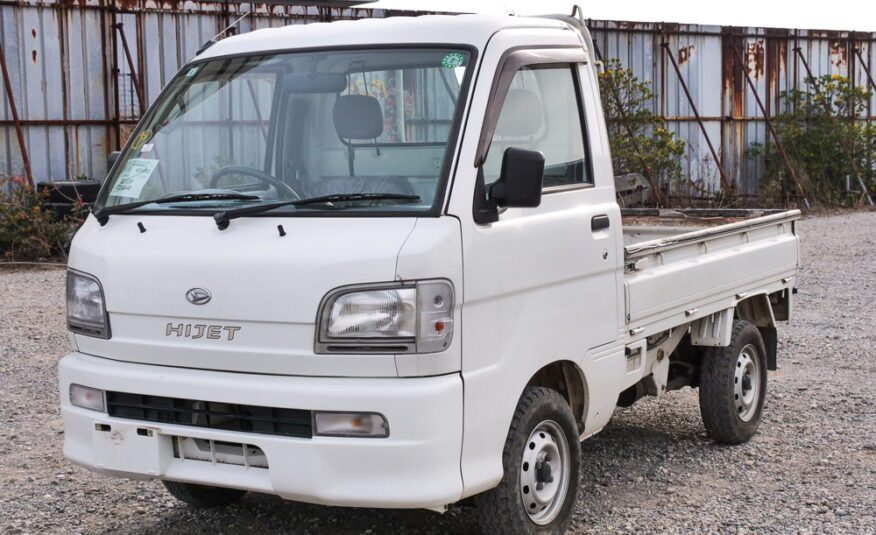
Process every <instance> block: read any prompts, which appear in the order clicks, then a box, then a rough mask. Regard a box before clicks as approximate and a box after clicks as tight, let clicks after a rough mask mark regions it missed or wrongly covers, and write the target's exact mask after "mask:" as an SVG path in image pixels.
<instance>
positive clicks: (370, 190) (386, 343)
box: [60, 15, 797, 533]
mask: <svg viewBox="0 0 876 535" xmlns="http://www.w3.org/2000/svg"><path fill="white" fill-rule="evenodd" d="M770 217H771V219H770V218H767V219H768V220H762V218H761V220H759V221H758V222H756V223H755V224H754V226H752V224H751V223H750V222H748V223H746V222H743V223H742V226H741V227H738V228H740V229H743V230H738V229H737V230H738V231H731V230H727V229H725V231H722V232H723V233H721V234H720V236H718V234H715V233H714V232H712V231H710V233H707V234H706V235H702V236H701V237H700V239H699V241H695V243H705V242H707V241H709V243H712V244H714V245H713V246H712V249H711V254H712V256H708V257H707V258H704V257H702V256H698V255H702V254H705V253H703V251H702V248H701V247H700V246H696V245H690V244H691V243H694V242H691V241H690V239H689V237H685V236H687V234H685V233H682V234H681V235H680V234H679V233H678V232H674V233H670V234H671V236H670V235H663V234H660V233H657V234H655V235H656V236H657V237H656V238H654V235H649V236H648V237H649V238H651V239H652V240H651V241H650V242H648V243H645V242H642V240H641V239H640V240H638V241H636V243H637V244H638V245H639V246H641V245H642V244H643V243H644V247H639V248H638V249H637V250H636V251H635V252H634V254H631V251H630V250H629V246H630V244H628V245H627V246H626V247H625V243H624V239H625V234H624V231H623V228H622V216H621V210H620V208H619V206H618V204H617V202H616V201H615V189H614V178H613V173H612V168H611V158H610V152H609V147H608V141H607V135H606V128H605V123H604V118H603V115H602V110H601V105H600V98H599V88H598V84H597V78H596V68H595V60H594V58H593V55H592V46H591V44H590V39H589V33H588V32H587V30H586V28H584V27H583V25H582V24H581V23H580V21H578V20H577V19H573V18H568V17H566V18H562V17H559V18H523V17H498V16H484V15H458V16H423V17H416V18H407V17H398V18H390V19H384V20H358V21H355V22H352V21H343V22H333V23H320V24H311V25H307V26H290V27H285V28H277V29H265V30H259V31H255V32H252V33H248V34H245V35H241V36H237V37H232V38H228V39H224V40H221V41H219V42H218V43H216V44H214V45H213V46H211V47H209V48H207V49H206V50H204V51H203V52H202V53H201V54H199V55H198V56H197V57H195V58H194V59H192V60H191V61H190V62H189V63H188V64H186V65H185V66H184V67H183V68H182V69H181V71H180V72H179V73H178V74H177V75H176V77H175V78H174V79H173V80H172V81H171V82H170V83H169V84H168V86H167V87H166V88H165V89H164V90H163V92H162V93H161V95H160V96H159V98H158V99H157V101H156V102H155V103H154V104H153V105H152V106H151V107H150V109H149V111H148V112H147V114H146V115H145V116H144V118H143V120H142V121H141V123H140V124H139V126H138V127H137V129H136V130H135V131H134V133H133V134H132V136H131V139H130V140H129V141H128V143H127V145H126V147H125V148H124V151H123V152H122V154H121V156H120V157H119V158H118V160H117V162H116V163H115V165H114V166H113V168H112V170H111V171H110V173H109V176H108V179H107V181H106V183H105V184H104V186H103V188H102V190H101V192H100V195H99V197H98V200H97V202H96V203H95V206H94V210H93V213H92V214H91V215H90V216H89V217H88V218H87V220H86V222H85V224H84V225H83V227H82V229H81V230H80V231H79V233H78V234H77V236H76V238H75V239H74V242H73V245H72V248H71V251H70V257H69V270H68V289H67V294H68V296H67V297H68V327H69V329H70V332H71V341H72V344H73V345H74V349H75V350H74V351H73V352H72V353H71V354H69V355H67V356H66V357H64V358H63V359H62V360H61V363H60V391H61V405H62V414H63V418H64V422H65V429H66V436H65V444H64V453H65V455H66V456H67V457H68V458H70V459H71V460H72V461H73V462H75V463H78V464H80V465H83V466H85V467H87V468H89V469H91V470H95V471H98V472H102V473H105V474H110V475H115V476H122V477H131V478H157V479H161V480H163V481H165V484H166V485H167V486H168V489H169V490H170V491H171V492H172V493H173V494H174V495H176V496H177V497H180V498H182V499H184V500H186V501H188V502H189V503H193V504H198V505H216V504H220V503H227V502H229V501H232V500H234V499H236V498H238V497H239V496H241V495H242V494H243V492H246V491H254V492H264V493H271V494H275V495H278V496H280V497H282V498H285V499H289V500H298V501H305V502H311V503H320V504H328V505H341V506H355V507H389V508H429V509H435V510H439V511H442V510H444V509H445V508H446V506H447V505H448V504H453V503H455V502H458V501H460V500H462V499H464V498H467V497H470V496H475V495H478V500H479V502H478V503H479V505H480V507H481V510H482V512H483V514H482V515H481V516H482V517H483V523H484V529H485V531H487V532H492V533H496V532H520V533H530V532H531V533H536V532H538V533H541V532H545V533H547V532H563V531H564V530H565V529H566V527H567V526H568V523H569V521H570V519H571V508H572V507H573V505H574V502H575V499H574V497H575V494H576V489H577V481H578V466H579V463H580V460H579V459H578V455H579V452H580V446H579V441H580V440H581V439H583V438H586V437H587V436H590V435H592V434H594V433H597V432H598V431H599V430H601V429H602V428H603V427H604V426H605V425H606V423H607V422H608V420H609V419H610V417H611V414H612V411H613V410H614V408H615V406H616V405H617V403H618V399H619V396H621V397H622V398H623V396H622V394H624V395H625V396H626V397H627V398H629V397H630V396H632V398H633V400H635V399H636V398H637V397H639V395H643V394H644V393H653V394H654V395H659V394H662V393H663V392H665V391H666V386H667V384H670V383H671V379H673V378H677V377H678V376H679V374H680V373H681V372H678V373H675V372H673V371H672V370H673V369H676V368H677V370H681V371H683V372H684V373H688V372H690V373H694V372H691V371H690V370H691V369H694V371H695V372H696V373H697V374H699V371H698V370H699V368H700V362H701V361H703V359H706V358H711V359H718V357H717V356H715V357H710V356H706V354H705V351H706V349H705V348H706V347H707V346H708V345H711V346H713V347H711V348H710V349H709V351H712V352H718V353H720V352H721V351H723V352H724V353H726V352H727V351H732V350H734V347H735V346H734V344H737V342H739V340H738V338H739V333H736V332H735V331H734V329H737V330H739V331H740V332H741V331H743V330H745V329H747V330H746V331H745V332H746V333H749V334H748V336H749V337H750V338H751V337H753V336H754V335H753V334H750V333H751V332H755V333H758V336H759V337H761V338H762V332H769V331H768V330H769V329H773V331H772V332H774V326H775V321H777V320H781V319H787V318H789V317H790V295H791V292H790V289H791V287H792V285H793V280H794V275H795V273H796V268H797V258H796V254H797V253H796V244H797V241H796V234H795V232H794V229H793V219H794V217H796V216H795V214H793V213H790V214H789V213H785V214H774V215H772V216H770ZM737 225H738V224H737ZM755 227H756V228H755ZM757 229H761V230H757ZM685 232H687V233H688V234H689V232H688V230H685ZM743 232H745V233H746V238H745V239H746V240H748V241H746V242H745V244H749V245H748V246H746V245H745V244H743V243H742V241H739V243H737V241H736V240H742V238H741V234H742V233H743ZM758 232H760V234H758ZM679 236H681V237H680V238H679ZM758 236H760V237H761V238H762V239H760V241H758ZM667 240H670V241H672V243H669V242H668V241H667ZM716 240H717V241H716ZM720 240H723V241H720ZM751 240H754V241H755V242H756V243H755V244H754V245H750V243H751ZM686 244H687V245H686ZM655 248H656V249H655ZM655 250H656V251H657V253H659V254H660V255H662V258H663V259H665V258H670V259H674V263H673V264H672V265H671V266H669V267H667V266H666V265H665V263H664V262H663V260H662V259H661V260H654V258H657V257H656V256H653V257H652V256H649V255H650V254H651V253H652V252H654V251H655ZM657 253H654V254H655V255H656V254H657ZM715 254H717V255H718V256H714V255H715ZM637 255H638V256H637ZM673 255H675V256H673ZM627 257H630V258H631V259H632V260H634V261H633V262H632V263H630V262H628V261H627V260H628V258H627ZM728 258H729V260H728ZM751 258H755V259H756V260H758V261H759V262H761V264H764V267H763V268H762V269H759V270H756V272H754V273H749V275H751V276H748V277H747V278H745V279H744V280H742V279H740V278H738V277H737V278H734V277H729V275H728V273H729V272H728V269H729V270H731V271H732V270H733V269H734V268H733V264H734V262H739V263H743V262H748V261H750V260H751ZM693 265H697V266H698V267H697V269H698V271H695V272H693V274H694V275H695V276H694V278H695V279H697V278H698V279H702V280H703V281H709V280H711V283H710V284H705V283H704V284H705V285H703V286H702V288H703V289H702V290H701V291H700V290H697V292H693V288H694V286H696V283H694V285H693V286H692V287H691V288H692V290H691V292H693V293H691V292H687V291H684V289H682V288H680V287H679V286H678V279H677V275H678V274H679V273H681V274H682V276H684V275H685V274H688V276H690V274H691V273H692V272H691V271H685V269H688V270H690V269H693V268H692V266H693ZM709 266H712V268H714V269H713V270H712V271H709V270H708V269H707V268H708V267H709ZM715 277H719V278H720V277H723V279H722V280H718V281H716V280H715ZM667 281H675V282H673V283H672V284H675V285H676V286H675V287H673V286H671V285H669V284H670V283H669V282H667ZM719 282H720V284H718V283H719ZM725 282H726V283H725ZM743 286H744V287H743ZM632 287H635V288H641V290H639V291H638V293H636V294H635V295H633V296H632V297H631V294H630V288H632ZM710 289H711V290H710ZM716 292H717V293H716ZM752 298H754V299H755V300H754V301H750V299H752ZM747 299H748V300H749V301H746V300H747ZM743 302H747V303H748V306H743V305H740V303H743ZM639 303H641V304H642V306H641V307H640V308H636V307H637V304H639ZM656 303H661V304H664V305H666V306H663V307H662V308H660V307H656V306H652V305H654V304H656ZM693 309H696V310H695V311H693ZM774 309H775V310H774ZM782 311H786V312H787V314H785V315H784V316H783V315H782V314H784V312H782ZM786 316H787V317H786ZM743 320H747V323H746V324H745V325H742V323H745V321H743ZM631 322H632V323H631ZM697 322H699V323H697ZM633 323H635V325H634V324H633ZM758 323H760V325H757V324H758ZM704 325H706V326H708V327H709V328H710V329H712V330H711V331H709V332H710V333H713V334H714V335H715V336H714V337H712V338H707V337H702V336H699V334H697V333H698V332H699V331H696V333H694V334H693V336H692V334H691V329H692V326H693V327H694V328H700V327H702V328H703V329H705V327H703V326H704ZM716 325H717V326H716ZM734 325H736V327H734ZM740 325H741V326H740ZM752 329H754V330H753V331H752ZM758 329H766V330H767V331H759V330H758ZM704 332H705V331H704ZM734 336H736V338H733V337H734ZM758 340H760V338H758ZM758 340H755V339H754V338H751V341H750V343H748V344H747V346H745V347H748V346H750V347H751V348H752V349H746V351H748V353H747V355H748V359H749V361H750V362H751V363H752V364H751V366H749V365H748V364H746V368H745V369H746V370H747V371H748V375H745V374H743V375H739V376H736V379H739V378H742V379H743V382H745V381H747V384H748V385H749V388H748V390H746V391H745V392H744V394H745V396H748V397H749V398H751V399H753V401H751V400H749V404H748V409H750V408H751V407H754V412H753V413H752V414H751V415H750V418H749V419H748V420H744V421H743V420H740V422H742V424H748V423H752V422H753V425H754V427H756V422H757V420H758V419H759V416H760V410H761V408H762V395H763V392H764V390H765V387H766V368H767V366H768V362H767V357H768V353H769V351H768V350H767V348H766V346H765V345H764V343H763V342H762V340H761V341H760V342H758ZM682 341H684V343H682ZM680 347H684V348H686V352H685V353H684V355H682V354H681V350H680V349H678V348H680ZM740 347H741V346H740ZM716 348H717V349H716ZM728 348H729V349H728ZM737 349H738V348H737ZM719 350H720V351H719ZM736 353H737V354H739V355H741V354H742V353H741V352H740V351H736ZM721 354H722V355H723V353H721ZM670 355H672V356H673V358H674V361H675V362H681V363H685V362H688V361H690V362H688V366H687V367H685V366H680V367H679V366H676V368H671V367H670V362H671V361H673V358H665V359H664V356H665V357H669V356H670ZM690 355H694V356H693V357H690ZM709 355H711V353H709ZM637 356H638V360H636V357H637ZM658 356H659V358H658ZM728 358H729V357H728ZM733 358H736V357H735V356H734V357H733ZM737 360H738V359H737ZM737 360H734V361H733V364H734V365H735V363H736V362H737ZM746 362H748V361H746ZM722 373H723V372H722ZM726 373H731V371H730V368H728V371H727V372H726ZM690 377H693V375H691V376H690ZM696 377H697V378H698V377H700V376H699V375H697V376H696ZM682 379H683V378H682ZM720 380H722V379H721V378H720V377H719V378H718V379H716V381H719V382H720ZM697 381H698V379H690V380H688V381H687V382H684V383H683V384H686V385H691V386H696V384H697ZM752 381H753V383H752ZM676 383H677V384H678V385H682V382H679V381H676ZM722 384H723V383H722ZM728 384H729V383H728ZM752 384H754V386H752ZM761 385H762V388H761ZM661 387H662V388H661ZM679 387H680V386H679ZM716 388H717V387H716ZM721 388H724V386H721ZM726 388H731V387H730V386H727V387H726ZM740 388H741V387H740ZM631 389H632V390H631ZM649 389H650V390H649ZM652 391H653V392H652ZM740 392H741V391H740ZM637 393H638V394H637ZM722 395H723V394H722ZM733 395H737V394H734V393H733V392H730V393H729V394H728V396H731V397H728V398H727V399H728V400H731V399H732V396H733ZM752 396H754V397H752ZM721 399H723V398H721ZM727 403H729V404H731V405H732V401H726V403H725V404H727ZM752 403H753V405H752ZM734 406H735V405H734ZM748 409H746V410H748ZM737 414H742V412H738V413H737ZM704 418H705V416H704ZM751 418H753V421H752V419H751ZM736 423H737V424H738V423H739V422H736ZM707 425H708V424H707ZM717 425H718V424H715V426H717ZM727 425H729V424H727ZM749 427H751V426H750V425H749ZM734 429H735V428H734ZM753 432H754V430H753V429H751V433H753ZM746 433H747V431H746ZM719 434H720V433H719ZM744 435H745V433H743V434H742V435H739V436H740V437H743V436H744ZM734 436H735V435H734ZM749 436H750V435H749ZM743 438H746V439H747V437H743ZM544 530H551V531H544Z"/></svg>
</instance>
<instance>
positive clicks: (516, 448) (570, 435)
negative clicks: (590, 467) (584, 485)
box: [475, 387, 581, 535]
mask: <svg viewBox="0 0 876 535" xmlns="http://www.w3.org/2000/svg"><path fill="white" fill-rule="evenodd" d="M502 464H503V467H504V471H505V474H504V475H503V476H502V481H501V482H500V483H499V486H498V487H496V488H494V489H492V490H489V491H487V492H485V493H483V494H480V495H478V496H475V503H476V505H477V507H478V520H479V522H480V525H481V529H482V531H483V533H484V534H485V535H501V534H521V535H536V534H537V535H562V534H564V533H566V530H567V529H568V527H569V524H570V523H571V521H572V511H573V509H574V507H575V502H576V498H577V494H578V476H579V473H580V468H581V444H580V442H579V441H578V426H577V425H576V423H575V417H574V416H573V414H572V410H571V409H570V408H569V404H568V403H566V400H565V399H563V397H562V396H561V395H560V394H559V393H557V392H556V391H555V390H551V389H549V388H543V387H527V388H526V390H524V391H523V395H521V396H520V401H519V402H518V403H517V409H516V410H515V411H514V417H513V418H512V420H511V428H510V429H509V430H508V438H507V439H506V441H505V448H504V450H503V451H502ZM540 485H541V487H540V488H538V487H539V486H540ZM533 486H535V487H537V490H536V489H534V488H532V487H533Z"/></svg>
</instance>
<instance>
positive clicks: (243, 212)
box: [213, 193, 420, 230]
mask: <svg viewBox="0 0 876 535" xmlns="http://www.w3.org/2000/svg"><path fill="white" fill-rule="evenodd" d="M383 200H398V201H419V200H420V196H419V195H407V194H404V193H335V194H333V195H322V196H320V197H310V198H307V199H295V200H294V201H283V202H274V203H270V204H257V205H255V206H245V207H243V208H236V209H234V210H225V211H222V212H218V213H216V214H215V215H214V216H213V219H214V220H215V221H216V226H217V227H219V230H225V229H227V228H228V225H229V222H230V221H231V220H232V219H237V218H238V217H245V216H249V215H255V214H261V213H262V212H268V211H271V210H273V209H274V208H281V207H283V206H305V205H308V204H321V203H327V202H343V201H383Z"/></svg>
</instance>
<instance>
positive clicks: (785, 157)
mask: <svg viewBox="0 0 876 535" xmlns="http://www.w3.org/2000/svg"><path fill="white" fill-rule="evenodd" d="M730 48H731V49H732V50H733V54H734V55H735V58H736V61H738V62H739V65H740V66H741V67H742V74H744V75H745V79H746V80H747V81H748V86H749V87H750V88H751V92H752V93H754V100H755V101H757V105H758V107H759V108H760V111H761V113H762V114H763V120H764V122H765V123H766V126H767V129H768V130H769V131H770V134H772V135H773V139H774V140H776V148H777V149H779V153H780V154H781V155H782V159H783V160H784V161H785V166H787V167H788V172H789V173H791V178H793V179H794V184H796V185H797V191H798V192H799V193H800V197H801V198H802V199H803V202H804V203H805V204H806V208H807V209H809V210H811V209H812V206H810V205H809V199H807V198H806V193H804V192H803V186H801V185H800V180H798V179H797V173H795V172H794V166H793V165H791V160H790V158H788V154H787V153H786V152H785V147H784V146H782V141H781V140H780V139H779V135H778V134H777V133H776V129H775V128H774V127H773V122H772V121H771V120H770V116H769V113H768V112H767V109H766V107H765V106H764V105H763V102H761V100H760V95H758V94H757V87H756V86H755V85H754V82H753V81H752V80H751V76H750V75H749V74H748V69H746V68H745V62H744V61H742V54H740V53H739V49H737V48H736V47H735V46H734V45H730ZM767 91H769V86H768V87H767Z"/></svg>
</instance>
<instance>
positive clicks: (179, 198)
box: [92, 193, 260, 226]
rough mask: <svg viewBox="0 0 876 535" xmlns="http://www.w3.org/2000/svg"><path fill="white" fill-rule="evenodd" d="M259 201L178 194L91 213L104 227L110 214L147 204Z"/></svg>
mask: <svg viewBox="0 0 876 535" xmlns="http://www.w3.org/2000/svg"><path fill="white" fill-rule="evenodd" d="M258 199H260V197H259V196H258V195H246V194H243V193H180V194H178V195H170V196H169V197H161V198H158V199H152V200H151V201H137V202H129V203H125V204H119V205H117V206H107V207H104V208H101V209H99V210H95V211H93V212H92V214H94V217H96V218H97V222H98V223H100V226H104V225H106V222H107V221H109V216H111V215H112V214H123V213H125V212H129V211H131V210H133V209H135V208H140V207H141V206H146V205H147V204H165V203H171V202H185V201H255V200H258Z"/></svg>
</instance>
